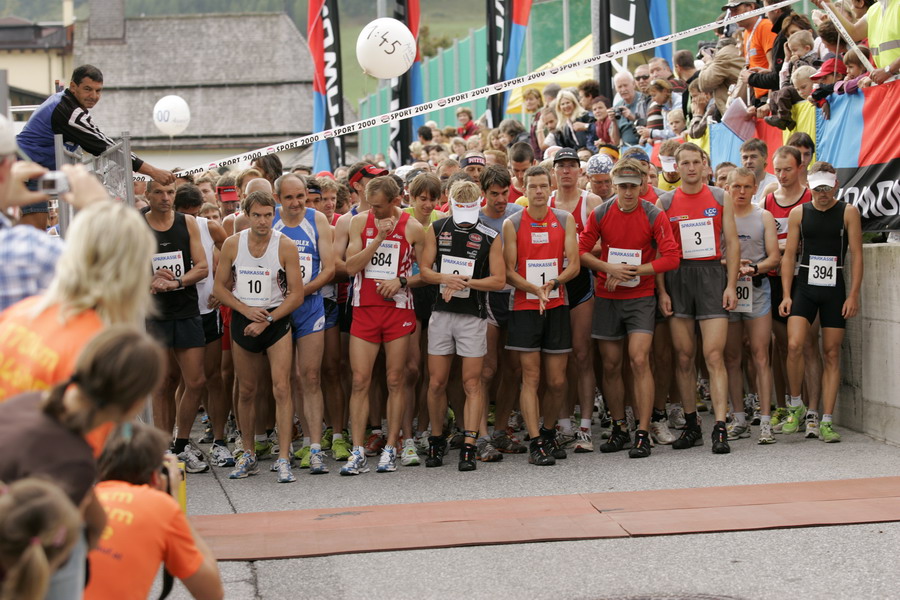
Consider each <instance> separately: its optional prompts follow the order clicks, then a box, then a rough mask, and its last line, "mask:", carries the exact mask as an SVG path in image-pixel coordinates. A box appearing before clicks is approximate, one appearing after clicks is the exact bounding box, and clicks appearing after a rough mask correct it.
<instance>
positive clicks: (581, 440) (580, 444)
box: [575, 427, 594, 454]
mask: <svg viewBox="0 0 900 600" xmlns="http://www.w3.org/2000/svg"><path fill="white" fill-rule="evenodd" d="M593 451H594V441H593V440H592V439H591V430H590V429H589V428H587V427H579V428H578V431H576V432H575V453H576V454H581V453H582V452H593Z"/></svg>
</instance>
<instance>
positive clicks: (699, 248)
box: [659, 184, 725, 260]
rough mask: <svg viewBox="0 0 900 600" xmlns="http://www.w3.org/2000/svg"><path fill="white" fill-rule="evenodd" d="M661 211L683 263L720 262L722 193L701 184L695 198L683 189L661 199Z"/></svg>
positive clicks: (723, 191)
mask: <svg viewBox="0 0 900 600" xmlns="http://www.w3.org/2000/svg"><path fill="white" fill-rule="evenodd" d="M659 201H660V203H661V205H662V209H663V210H664V211H665V212H666V216H667V217H668V218H669V223H671V225H672V234H673V235H674V237H675V243H676V244H677V245H678V249H679V250H680V251H681V258H683V259H685V260H720V259H721V258H722V247H723V242H722V210H723V207H724V206H725V190H722V189H720V188H714V187H709V186H708V185H706V184H704V185H703V188H702V189H701V190H700V191H699V192H697V193H696V194H688V193H687V192H685V191H684V188H683V187H680V188H678V189H677V190H673V191H671V192H666V193H665V194H663V195H662V196H660V198H659Z"/></svg>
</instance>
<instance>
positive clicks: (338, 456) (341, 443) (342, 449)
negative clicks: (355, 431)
mask: <svg viewBox="0 0 900 600" xmlns="http://www.w3.org/2000/svg"><path fill="white" fill-rule="evenodd" d="M352 451H353V448H351V447H350V442H349V441H348V440H347V436H346V434H345V435H344V437H342V438H340V439H337V440H332V441H331V456H333V457H334V460H347V459H348V458H350V453H351V452H352Z"/></svg>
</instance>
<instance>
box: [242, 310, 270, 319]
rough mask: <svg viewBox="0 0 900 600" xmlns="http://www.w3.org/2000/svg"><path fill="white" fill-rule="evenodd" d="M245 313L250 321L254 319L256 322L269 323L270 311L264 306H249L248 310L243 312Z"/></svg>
mask: <svg viewBox="0 0 900 600" xmlns="http://www.w3.org/2000/svg"><path fill="white" fill-rule="evenodd" d="M243 315H244V316H245V317H247V320H248V321H253V322H254V323H268V320H266V317H268V316H269V311H267V310H266V309H264V308H258V307H255V306H249V307H247V312H245V313H243Z"/></svg>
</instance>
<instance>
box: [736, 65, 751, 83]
mask: <svg viewBox="0 0 900 600" xmlns="http://www.w3.org/2000/svg"><path fill="white" fill-rule="evenodd" d="M750 73H752V71H751V70H750V69H746V68H745V69H743V70H742V71H741V74H740V76H739V77H740V79H741V81H743V82H744V83H750Z"/></svg>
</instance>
